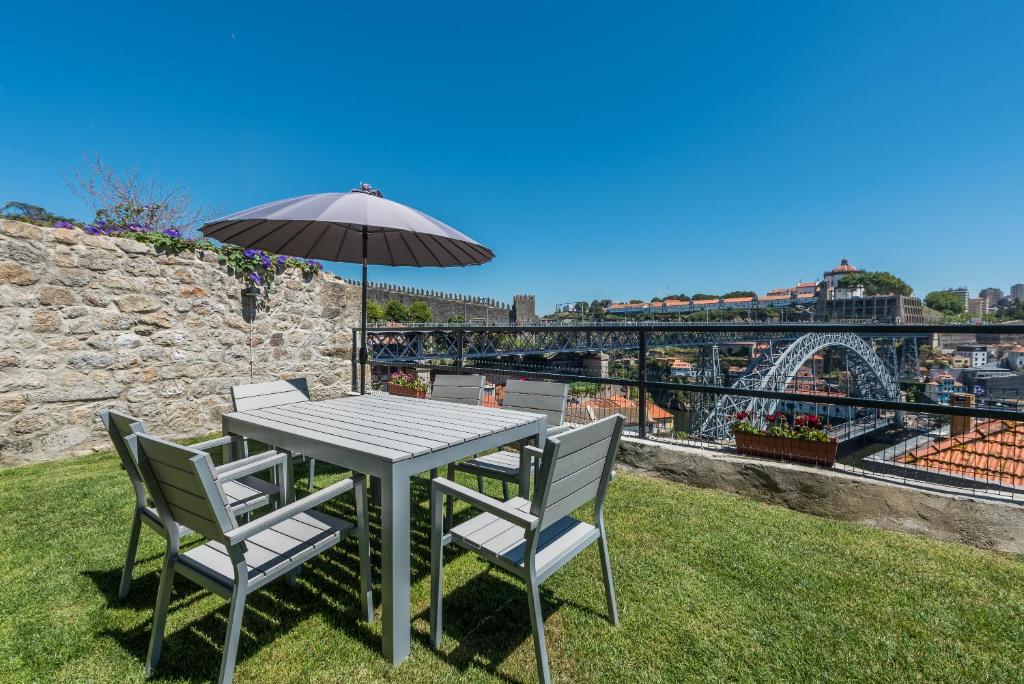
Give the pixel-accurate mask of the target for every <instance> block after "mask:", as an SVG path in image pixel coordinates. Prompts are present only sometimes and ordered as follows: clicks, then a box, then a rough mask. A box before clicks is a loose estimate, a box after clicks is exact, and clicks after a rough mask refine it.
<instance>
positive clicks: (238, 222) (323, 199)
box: [203, 183, 494, 393]
mask: <svg viewBox="0 0 1024 684" xmlns="http://www.w3.org/2000/svg"><path fill="white" fill-rule="evenodd" d="M203 235H205V236H207V237H210V238H213V239H215V240H220V241H221V242H224V243H228V244H232V245H237V246H239V247H245V248H247V249H262V250H266V251H268V252H274V253H276V254H284V255H285V256H293V257H301V258H305V259H320V260H323V261H341V262H347V263H362V265H363V293H362V294H363V303H362V318H361V323H362V325H361V328H360V348H359V362H360V383H359V385H360V391H362V392H364V393H365V392H366V362H367V352H366V266H367V264H380V265H385V266H474V265H476V264H483V263H487V262H488V261H490V260H491V259H493V258H494V252H492V251H491V250H489V249H487V248H486V247H484V246H483V245H481V244H480V243H479V242H477V241H476V240H473V239H472V238H469V237H466V236H465V235H463V234H462V233H460V232H459V231H457V230H455V229H454V228H452V227H451V226H449V225H447V224H445V223H442V222H441V221H438V220H437V219H435V218H431V217H430V216H427V215H426V214H424V213H423V212H421V211H417V210H415V209H413V208H411V207H407V206H405V205H403V204H399V203H398V202H392V201H391V200H387V199H384V196H383V195H381V193H380V191H379V190H374V189H373V188H372V187H370V186H369V185H366V184H365V183H363V184H361V185H360V186H359V188H357V189H355V190H352V191H351V192H327V193H323V194H319V195H303V196H302V197H293V198H292V199H285V200H278V201H276V202H270V203H268V204H261V205H260V206H258V207H253V208H252V209H246V210H245V211H240V212H237V213H235V214H231V215H229V216H225V217H223V218H219V219H217V220H215V221H211V222H209V223H207V224H206V225H204V226H203Z"/></svg>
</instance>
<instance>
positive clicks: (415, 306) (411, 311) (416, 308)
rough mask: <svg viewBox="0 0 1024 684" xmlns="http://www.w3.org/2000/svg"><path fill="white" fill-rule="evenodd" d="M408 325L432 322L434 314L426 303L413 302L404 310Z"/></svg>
mask: <svg viewBox="0 0 1024 684" xmlns="http://www.w3.org/2000/svg"><path fill="white" fill-rule="evenodd" d="M406 315H407V316H408V321H409V322H410V323H429V322H430V321H432V320H434V313H433V312H432V311H431V310H430V307H429V306H427V303H426V302H413V303H412V304H410V305H409V308H408V309H407V310H406Z"/></svg>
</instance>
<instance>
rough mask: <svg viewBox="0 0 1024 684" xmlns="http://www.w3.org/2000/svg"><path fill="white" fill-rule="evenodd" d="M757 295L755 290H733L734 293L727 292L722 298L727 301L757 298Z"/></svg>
mask: <svg viewBox="0 0 1024 684" xmlns="http://www.w3.org/2000/svg"><path fill="white" fill-rule="evenodd" d="M756 296H757V295H756V294H755V293H754V291H753V290H733V291H732V292H726V293H725V294H724V295H722V297H724V298H725V299H731V298H732V297H756Z"/></svg>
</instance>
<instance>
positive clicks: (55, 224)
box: [53, 221, 75, 228]
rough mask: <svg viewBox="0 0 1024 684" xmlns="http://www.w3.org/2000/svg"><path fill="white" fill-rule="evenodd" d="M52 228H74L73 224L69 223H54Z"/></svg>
mask: <svg viewBox="0 0 1024 684" xmlns="http://www.w3.org/2000/svg"><path fill="white" fill-rule="evenodd" d="M53 227H54V228H74V227H75V224H73V223H71V222H70V221H57V222H56V223H54V224H53Z"/></svg>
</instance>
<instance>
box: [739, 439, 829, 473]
mask: <svg viewBox="0 0 1024 684" xmlns="http://www.w3.org/2000/svg"><path fill="white" fill-rule="evenodd" d="M734 437H736V450H737V451H739V452H740V453H741V454H750V455H752V456H765V457H767V458H776V459H779V460H783V461H796V462H798V463H808V464H810V465H816V466H824V467H826V468H831V467H832V466H833V465H834V464H835V462H836V452H837V451H838V450H839V442H837V441H836V440H835V439H830V440H829V441H827V442H811V441H808V440H806V439H790V438H788V437H774V436H772V435H754V434H751V433H749V432H737V433H735V434H734Z"/></svg>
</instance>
